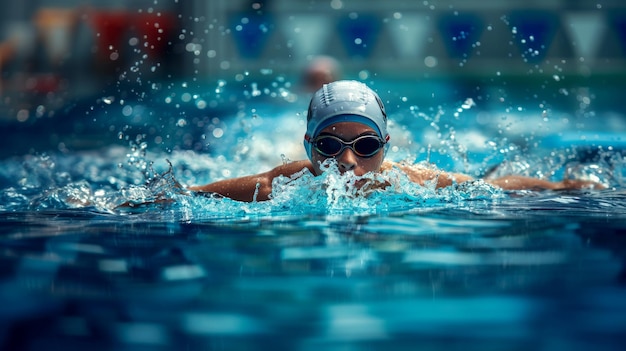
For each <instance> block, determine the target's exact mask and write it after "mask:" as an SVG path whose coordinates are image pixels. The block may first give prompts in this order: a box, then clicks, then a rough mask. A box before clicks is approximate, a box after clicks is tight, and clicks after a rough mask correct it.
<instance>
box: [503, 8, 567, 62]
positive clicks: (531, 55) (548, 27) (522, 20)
mask: <svg viewBox="0 0 626 351" xmlns="http://www.w3.org/2000/svg"><path fill="white" fill-rule="evenodd" d="M558 21H559V19H558V17H557V16H556V15H555V14H554V13H552V12H548V11H532V10H528V11H516V12H513V13H512V14H511V15H510V22H509V24H510V26H511V30H512V32H513V33H512V34H513V37H514V38H515V39H514V40H515V42H516V43H517V45H518V46H519V48H520V50H521V52H522V56H523V57H524V59H525V60H526V62H528V63H532V64H536V63H539V62H542V61H543V60H544V58H545V57H546V54H547V53H548V50H549V49H550V45H552V40H553V39H554V35H555V33H556V29H557V27H558Z"/></svg>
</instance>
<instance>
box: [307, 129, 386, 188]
mask: <svg viewBox="0 0 626 351" xmlns="http://www.w3.org/2000/svg"><path fill="white" fill-rule="evenodd" d="M319 135H332V136H335V137H337V138H339V139H341V140H343V141H345V142H351V141H353V140H354V139H356V138H358V137H361V136H363V135H374V136H377V135H378V134H377V133H376V131H374V130H373V129H372V128H370V127H368V126H366V125H364V124H361V123H357V122H339V123H335V124H332V125H330V126H328V127H326V128H324V129H322V131H321V132H320V133H319ZM384 156H385V155H384V147H383V148H381V149H380V150H378V152H377V153H375V154H374V155H373V156H370V157H360V156H358V155H357V154H356V153H354V151H353V150H352V149H350V148H348V147H346V148H344V149H343V151H342V152H341V153H340V154H338V155H336V156H334V159H335V160H337V165H338V166H339V171H340V172H341V173H344V172H346V171H353V172H354V174H355V175H357V176H362V175H364V174H365V173H368V172H377V171H379V170H380V166H381V165H382V163H383V158H384ZM327 158H330V157H326V156H324V155H321V154H320V153H319V152H318V151H317V150H315V148H313V150H312V151H311V161H312V163H313V168H314V169H315V174H318V175H319V174H321V173H322V171H321V169H320V163H322V162H324V161H325V160H326V159H327Z"/></svg>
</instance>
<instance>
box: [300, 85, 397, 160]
mask: <svg viewBox="0 0 626 351" xmlns="http://www.w3.org/2000/svg"><path fill="white" fill-rule="evenodd" d="M339 122H357V123H361V124H365V125H367V126H369V127H370V128H372V129H374V130H375V131H376V133H378V135H379V136H380V137H381V138H383V139H384V140H387V139H388V138H389V133H387V113H386V112H385V106H384V105H383V102H382V101H381V100H380V97H378V95H377V94H376V93H375V92H374V91H373V90H372V89H370V88H368V87H367V86H366V85H365V84H363V83H361V82H357V81H350V80H340V81H336V82H332V83H329V84H324V86H322V88H320V89H319V90H318V91H317V92H315V94H314V95H313V97H312V98H311V103H310V105H309V111H308V113H307V128H306V134H305V136H304V148H305V149H306V152H307V155H308V156H309V159H310V158H311V148H312V145H311V141H312V140H313V139H314V138H315V137H317V135H318V134H319V133H320V131H322V129H324V128H326V127H328V126H329V125H331V124H335V123H339Z"/></svg>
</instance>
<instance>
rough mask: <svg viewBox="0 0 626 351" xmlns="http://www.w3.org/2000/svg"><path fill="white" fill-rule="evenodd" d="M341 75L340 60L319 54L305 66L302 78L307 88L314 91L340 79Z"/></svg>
mask: <svg viewBox="0 0 626 351" xmlns="http://www.w3.org/2000/svg"><path fill="white" fill-rule="evenodd" d="M340 76H341V68H340V65H339V61H337V60H335V59H334V58H332V57H329V56H318V57H315V58H313V59H312V60H311V61H310V62H309V63H308V64H307V66H306V67H305V68H304V72H303V77H302V78H303V81H304V86H305V87H306V89H307V90H309V91H311V92H314V91H316V90H317V89H319V88H321V87H322V86H323V85H324V84H327V83H330V82H333V81H336V80H338V79H339V77H340Z"/></svg>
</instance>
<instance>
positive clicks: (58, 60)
mask: <svg viewBox="0 0 626 351" xmlns="http://www.w3.org/2000/svg"><path fill="white" fill-rule="evenodd" d="M625 54H626V5H624V2H623V1H621V0H601V1H600V0H597V1H586V0H578V1H576V0H568V1H566V0H538V1H536V0H511V1H499V0H483V1H453V0H430V1H428V0H424V1H404V0H388V1H376V0H372V1H369V0H361V1H357V0H324V1H320V0H268V1H244V0H211V1H183V0H131V1H121V0H92V1H78V0H23V1H15V2H13V3H11V4H10V6H8V4H7V6H3V10H2V11H1V12H0V72H1V76H0V77H1V80H0V99H1V100H0V101H2V104H1V105H0V106H1V107H0V123H2V128H3V134H4V138H2V139H3V142H2V144H1V145H0V146H2V148H3V149H4V150H5V151H3V152H4V153H3V156H6V155H7V151H6V150H7V149H9V150H13V153H21V152H27V151H29V150H30V151H33V149H32V148H30V149H28V148H20V147H19V142H20V140H21V139H23V138H24V137H25V135H26V134H24V133H23V132H24V131H25V130H26V129H25V128H30V129H28V130H27V131H28V132H32V130H33V128H34V127H36V128H38V129H39V130H44V131H45V130H48V131H50V130H51V128H52V130H55V131H56V129H58V128H59V123H58V122H59V119H61V121H63V119H68V118H75V117H76V115H77V114H80V115H81V116H84V115H85V112H87V114H88V112H89V110H90V109H92V110H93V109H94V104H95V103H96V102H98V103H101V104H102V103H103V102H102V101H104V103H105V104H106V103H107V98H106V97H112V98H116V99H118V101H119V100H120V99H124V98H130V97H129V96H132V97H133V98H134V99H139V100H141V99H144V101H147V100H148V99H149V98H148V97H147V94H150V93H152V92H155V91H160V90H161V91H162V90H163V89H166V88H167V86H168V85H167V84H168V83H167V82H172V81H176V82H185V83H186V84H193V85H197V86H201V85H202V84H208V85H214V82H217V81H219V80H225V81H234V82H242V81H244V80H246V81H248V82H250V81H252V80H255V79H259V80H263V79H270V80H273V79H275V78H276V77H277V76H281V77H286V78H284V79H286V80H287V81H288V82H289V83H290V84H288V85H287V87H292V88H293V87H296V86H307V85H308V84H315V82H310V81H309V80H310V77H307V76H306V72H307V70H308V69H309V68H310V67H311V65H313V64H314V63H316V62H318V61H316V60H318V58H319V57H320V56H322V57H328V58H329V59H330V60H331V61H329V62H331V63H330V64H329V65H331V66H332V65H335V66H332V72H331V73H332V74H334V76H335V77H340V76H341V77H348V78H354V79H362V80H367V79H376V78H380V79H382V78H385V79H403V80H405V81H438V80H446V81H451V82H453V83H454V84H455V85H456V86H458V87H460V88H459V91H460V93H459V96H458V98H459V99H463V98H464V97H467V96H463V95H468V94H471V92H476V91H478V90H480V89H481V87H482V86H485V85H494V84H496V85H497V84H500V85H502V84H503V85H508V86H515V85H516V84H522V85H529V84H540V85H541V84H542V82H549V83H554V82H555V81H557V82H568V84H571V85H576V86H589V85H594V86H607V87H609V89H614V88H615V89H619V87H620V86H621V82H622V81H623V78H624V76H625V75H626V59H625V58H626V55H625ZM326 67H327V68H328V67H329V66H328V65H327V66H326ZM326 73H328V72H326ZM164 87H165V88H164ZM463 87H465V88H463ZM311 89H312V87H311ZM199 90H201V89H199ZM427 93H428V94H429V95H432V92H431V91H429V92H427ZM103 97H105V98H103ZM613 98H614V94H612V95H610V97H609V99H613ZM45 119H47V120H48V122H46V123H44V122H41V120H45ZM35 124H36V125H35ZM61 124H65V123H61ZM86 125H87V123H84V124H83V125H82V127H81V126H80V124H79V125H78V127H77V124H76V123H72V124H71V126H69V124H68V127H67V128H69V129H70V130H69V132H71V133H74V134H80V132H81V128H82V129H88V127H86ZM51 134H54V133H51ZM57 134H63V132H59V133H57ZM55 135H56V134H55ZM20 138H21V139H20ZM46 139H47V141H48V143H49V144H50V145H55V147H56V145H57V144H58V142H59V136H58V135H57V136H56V137H55V136H53V137H50V138H46ZM48 139H49V140H48ZM91 141H92V142H93V140H91ZM83 142H86V141H83ZM74 146H75V147H79V145H78V144H77V145H74Z"/></svg>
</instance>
